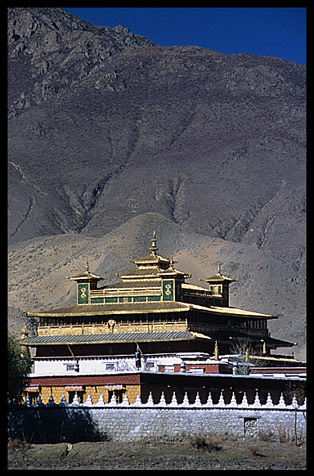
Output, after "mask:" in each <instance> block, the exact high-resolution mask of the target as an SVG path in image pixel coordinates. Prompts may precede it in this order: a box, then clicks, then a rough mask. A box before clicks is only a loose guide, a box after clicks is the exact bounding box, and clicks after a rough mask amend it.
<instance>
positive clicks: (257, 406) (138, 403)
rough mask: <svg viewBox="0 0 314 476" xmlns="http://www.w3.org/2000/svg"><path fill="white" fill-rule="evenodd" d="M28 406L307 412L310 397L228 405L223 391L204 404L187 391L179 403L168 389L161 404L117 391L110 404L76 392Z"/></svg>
mask: <svg viewBox="0 0 314 476" xmlns="http://www.w3.org/2000/svg"><path fill="white" fill-rule="evenodd" d="M24 406H26V407H29V408H38V407H42V408H57V407H59V408H61V407H64V408H78V409H79V408H82V409H97V408H120V409H121V408H130V409H131V408H142V409H167V410H172V409H175V410H181V409H182V410H183V409H184V410H186V409H191V410H195V409H201V410H209V409H219V410H222V409H225V410H232V409H234V410H255V411H256V410H290V411H306V409H307V400H306V398H305V399H304V403H303V404H302V405H299V404H298V402H297V399H296V397H295V396H294V397H293V398H292V402H291V404H289V405H287V404H286V403H285V401H284V397H283V394H281V396H280V399H279V402H278V404H277V405H275V404H274V403H273V401H272V399H271V396H270V394H269V393H268V395H267V399H266V402H265V403H264V404H263V403H261V401H260V398H259V395H258V394H256V396H255V400H254V402H253V403H252V404H249V403H248V401H247V396H246V393H245V392H244V395H243V399H242V402H241V403H237V402H236V398H235V394H234V393H233V394H232V398H231V401H230V403H228V404H226V403H225V401H224V397H223V392H221V394H220V398H219V401H218V402H217V403H216V404H214V403H213V400H212V396H211V393H209V395H208V399H207V402H206V403H202V402H201V400H200V396H199V393H198V392H197V394H196V398H195V401H194V402H193V403H190V401H189V399H188V395H187V393H185V395H184V398H183V401H182V403H178V401H177V398H176V394H175V392H173V394H172V399H171V402H170V403H167V402H166V399H165V395H164V392H162V393H161V397H160V400H159V402H158V403H155V402H154V401H153V396H152V393H151V392H150V394H149V397H148V400H147V402H146V403H143V402H142V400H141V397H140V395H138V396H137V398H136V400H135V402H134V403H130V402H129V399H128V396H127V394H125V396H124V399H123V401H122V402H121V403H118V402H117V399H116V396H115V394H114V393H113V395H112V398H111V400H110V402H109V403H105V402H104V398H103V395H102V394H101V395H100V397H99V400H98V401H97V402H93V401H92V398H91V396H90V395H88V396H87V399H86V402H84V403H80V402H79V399H78V396H77V394H76V393H75V396H74V399H73V402H72V403H68V402H67V401H66V398H65V395H63V396H62V398H61V400H60V403H59V404H57V403H56V402H55V401H54V399H53V396H52V395H51V396H50V398H49V401H48V403H47V404H44V403H42V400H41V397H40V396H38V398H37V401H36V403H35V404H31V403H30V399H29V396H27V397H26V401H25V403H24Z"/></svg>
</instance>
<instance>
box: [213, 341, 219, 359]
mask: <svg viewBox="0 0 314 476" xmlns="http://www.w3.org/2000/svg"><path fill="white" fill-rule="evenodd" d="M214 355H215V360H219V350H218V341H216V340H215V348H214Z"/></svg>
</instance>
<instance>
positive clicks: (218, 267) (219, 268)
mask: <svg viewBox="0 0 314 476" xmlns="http://www.w3.org/2000/svg"><path fill="white" fill-rule="evenodd" d="M217 274H221V266H220V263H219V261H218V263H217Z"/></svg>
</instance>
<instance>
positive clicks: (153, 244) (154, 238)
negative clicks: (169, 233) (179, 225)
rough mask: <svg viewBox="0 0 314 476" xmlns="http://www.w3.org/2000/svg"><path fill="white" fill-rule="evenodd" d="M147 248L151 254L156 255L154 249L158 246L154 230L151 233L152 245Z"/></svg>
mask: <svg viewBox="0 0 314 476" xmlns="http://www.w3.org/2000/svg"><path fill="white" fill-rule="evenodd" d="M149 249H150V250H151V252H152V254H153V255H155V256H156V251H157V250H158V247H157V244H156V232H155V231H154V233H153V238H152V245H151V247H150V248H149Z"/></svg>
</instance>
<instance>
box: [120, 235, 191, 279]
mask: <svg viewBox="0 0 314 476" xmlns="http://www.w3.org/2000/svg"><path fill="white" fill-rule="evenodd" d="M151 243H152V244H151V246H150V247H149V249H150V251H151V253H150V254H148V255H146V256H144V257H143V258H139V259H135V260H133V263H135V264H136V266H137V268H135V269H133V270H131V271H129V272H127V273H125V274H123V275H121V274H118V276H119V277H120V278H121V279H123V280H124V279H131V278H133V279H138V278H140V279H143V278H145V277H146V278H147V277H149V278H150V279H151V278H157V277H159V278H161V277H165V275H167V276H170V275H171V276H172V277H174V278H175V277H178V278H180V279H182V280H183V279H188V278H191V276H192V275H191V274H186V273H184V272H183V271H179V270H178V269H175V268H174V266H173V264H174V263H175V261H174V260H173V258H170V259H168V258H164V257H163V256H161V255H159V254H157V251H158V247H157V238H156V232H155V231H154V233H153V237H152V240H151Z"/></svg>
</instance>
